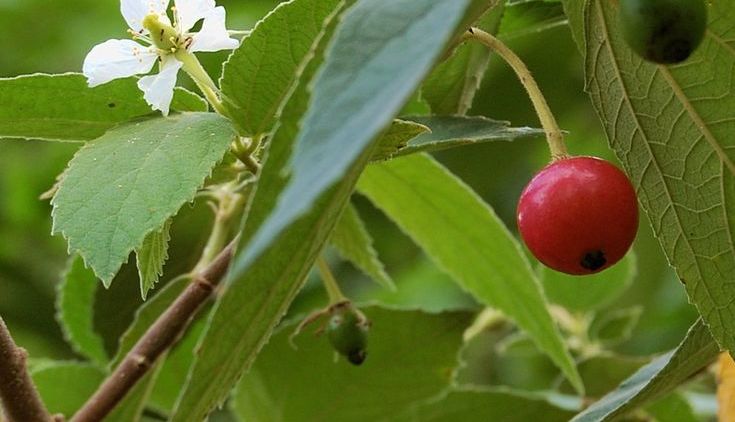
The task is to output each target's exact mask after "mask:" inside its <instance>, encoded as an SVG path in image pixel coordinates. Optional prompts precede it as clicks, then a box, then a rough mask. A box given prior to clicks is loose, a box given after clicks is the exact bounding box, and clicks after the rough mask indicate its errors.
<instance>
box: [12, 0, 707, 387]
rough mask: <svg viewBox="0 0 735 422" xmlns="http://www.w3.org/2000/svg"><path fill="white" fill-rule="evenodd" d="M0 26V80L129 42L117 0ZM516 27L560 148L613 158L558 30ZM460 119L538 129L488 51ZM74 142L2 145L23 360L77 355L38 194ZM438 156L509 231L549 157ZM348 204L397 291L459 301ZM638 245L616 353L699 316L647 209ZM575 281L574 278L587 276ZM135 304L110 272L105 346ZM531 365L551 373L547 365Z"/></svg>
mask: <svg viewBox="0 0 735 422" xmlns="http://www.w3.org/2000/svg"><path fill="white" fill-rule="evenodd" d="M218 3H220V4H222V5H224V6H226V8H227V11H228V26H229V27H230V28H234V29H248V28H251V27H252V26H253V25H254V23H255V22H257V20H258V19H259V18H260V17H261V16H263V15H264V14H265V13H267V12H268V10H270V9H272V8H273V7H274V6H275V5H276V4H277V3H278V2H277V1H273V0H271V1H266V0H247V1H234V0H229V1H228V0H222V1H219V2H218ZM523 19H524V17H523V16H520V17H517V19H516V20H515V21H513V22H512V23H509V24H508V25H511V24H512V26H513V27H516V26H518V27H523V25H524V21H523ZM529 19H530V18H529ZM0 27H2V28H4V32H5V33H6V34H7V35H6V47H5V48H4V49H3V52H2V54H0V77H12V76H16V75H20V74H27V73H36V72H45V73H59V72H79V71H80V70H81V65H82V61H83V58H84V56H85V55H86V53H87V52H88V51H89V49H90V48H91V47H92V46H93V45H95V44H96V43H100V42H102V41H104V40H107V39H109V38H126V32H125V30H126V27H125V23H124V21H123V19H122V18H121V16H120V14H119V12H118V3H117V2H116V1H105V2H100V1H96V0H54V1H48V0H0ZM516 35H517V36H513V37H512V38H510V39H508V42H509V45H510V46H511V47H512V48H513V49H514V50H515V51H516V52H517V53H518V54H519V55H520V56H521V57H522V58H523V59H524V60H525V61H526V63H527V64H528V66H529V68H530V69H531V70H532V72H533V73H534V75H535V76H536V78H537V79H538V82H539V85H540V86H541V88H542V90H543V92H544V93H545V95H546V96H547V99H548V101H549V103H550V106H551V108H552V110H553V111H554V112H555V114H556V116H557V120H558V121H559V123H560V125H561V126H562V127H563V128H564V129H565V130H567V131H568V132H569V136H568V138H567V139H568V145H569V148H570V150H571V152H572V153H574V154H580V155H598V156H602V157H605V158H608V159H611V160H613V161H614V157H612V155H611V152H610V151H609V149H608V148H607V142H606V140H605V137H604V134H603V132H602V129H601V126H600V124H599V122H598V119H597V117H596V115H595V114H594V111H593V109H592V106H591V104H590V102H589V100H588V97H587V96H586V94H585V93H584V92H583V88H584V77H583V64H582V61H581V56H580V55H579V53H578V52H577V49H576V46H575V45H574V43H573V41H572V39H571V35H570V32H569V29H568V28H567V27H566V26H564V25H560V26H556V27H554V28H550V29H547V30H545V31H544V32H543V33H540V34H535V33H531V34H527V35H518V34H516ZM225 56H226V54H224V53H214V54H208V55H206V56H205V57H204V58H203V62H204V63H205V65H206V66H207V68H208V70H209V71H210V73H212V74H213V75H215V76H216V75H218V72H219V66H220V63H221V62H222V60H223V59H224V57H225ZM184 79H185V77H184V76H180V81H181V82H182V83H184V84H187V83H189V81H186V80H184ZM470 114H480V115H485V116H489V117H492V118H495V119H501V120H508V121H510V122H512V124H513V125H514V126H538V122H537V119H536V116H535V114H534V112H533V109H532V107H531V104H530V102H529V101H528V99H527V96H526V95H525V92H524V91H523V89H522V87H521V86H520V84H519V83H518V82H517V80H516V77H515V75H514V74H513V73H512V72H511V71H510V70H509V68H507V67H506V66H505V65H504V63H502V62H500V61H499V60H497V59H496V58H493V59H492V61H491V66H490V68H489V71H488V72H487V76H486V78H485V80H484V82H483V84H482V89H481V91H480V92H479V93H478V95H477V97H476V99H475V106H474V108H473V109H472V110H471V112H470ZM77 148H78V145H75V144H63V143H43V142H21V141H11V140H2V142H1V143H0V315H2V316H3V318H5V319H6V321H7V323H8V325H9V327H10V329H11V331H12V333H13V334H14V336H15V337H16V339H17V341H18V343H20V344H21V345H22V346H24V347H26V348H27V349H28V350H29V352H30V354H31V356H32V357H33V358H55V359H64V358H73V357H74V354H73V352H72V351H71V350H70V349H69V347H68V346H66V344H65V343H64V341H63V338H62V335H61V332H60V330H59V328H58V326H57V323H56V321H55V319H54V306H53V303H54V296H55V294H54V289H55V286H56V284H57V282H58V280H59V277H60V274H61V273H62V271H63V269H64V268H65V265H66V262H67V256H66V247H65V242H64V241H63V240H62V239H61V238H60V237H58V236H57V237H51V236H50V234H49V233H50V232H51V219H50V216H49V215H50V206H49V204H48V201H41V200H39V199H38V197H39V195H41V194H42V193H43V192H44V191H46V190H47V189H49V188H50V187H51V186H52V185H53V183H54V179H55V177H56V175H57V174H58V173H60V172H61V171H62V170H63V169H64V167H65V164H66V162H67V161H68V160H69V159H70V158H71V156H72V155H73V154H74V151H75V150H76V149H77ZM437 157H438V158H439V159H440V160H441V161H442V162H444V163H445V164H446V165H447V166H448V167H449V168H451V169H452V170H453V171H454V172H455V173H456V174H458V175H459V176H460V177H461V178H462V179H463V180H465V181H466V182H467V183H468V184H470V185H471V186H472V187H473V188H474V189H475V190H476V191H477V192H478V193H479V194H480V195H481V196H482V197H483V198H484V199H485V200H486V201H487V202H488V203H489V204H490V205H492V206H493V207H494V208H495V209H496V211H497V212H498V214H499V215H500V216H501V218H503V220H504V221H505V222H506V224H508V226H509V227H511V229H512V230H515V221H514V215H515V205H516V201H517V199H518V197H519V195H520V192H521V190H522V188H523V186H524V185H525V183H527V181H528V180H530V178H531V176H532V175H533V173H534V172H535V171H537V170H538V169H540V168H541V167H543V166H544V164H545V163H546V161H547V160H548V152H547V149H546V145H545V143H544V141H543V140H542V139H540V138H535V139H525V140H520V141H516V142H515V143H505V142H498V143H493V144H484V145H475V146H468V147H463V148H458V149H455V150H451V151H446V152H442V153H440V154H437ZM355 202H356V204H357V205H358V208H359V210H360V213H361V215H362V216H363V217H364V218H365V219H366V220H367V225H368V228H369V229H370V231H371V232H372V234H373V236H374V238H375V239H376V246H377V249H378V251H379V254H380V256H381V258H382V260H383V261H384V263H385V264H386V266H387V269H388V272H389V273H390V274H391V275H392V276H394V278H395V279H396V281H397V282H398V283H399V284H401V285H402V286H405V288H404V289H402V290H401V294H404V295H408V296H411V297H413V298H418V299H416V300H419V301H422V302H425V303H433V304H436V305H437V306H438V307H441V306H444V305H447V304H452V303H463V302H466V301H467V299H466V297H465V296H464V295H463V294H462V293H461V292H459V291H458V290H457V289H456V288H455V287H453V285H452V284H451V282H450V281H448V280H447V279H446V277H445V276H443V275H442V274H441V273H440V272H439V271H438V270H437V269H436V268H435V267H434V266H433V265H432V264H430V263H429V262H428V261H427V260H426V259H425V257H424V256H423V255H422V253H421V252H420V251H419V250H418V249H417V248H416V247H415V246H414V245H413V244H412V243H411V241H410V240H409V239H408V238H407V237H406V236H405V235H403V234H402V233H400V231H399V230H398V229H397V228H396V227H395V226H394V225H393V224H392V223H390V222H389V221H388V220H387V219H386V218H385V217H384V216H382V214H381V213H380V212H379V211H377V210H376V209H374V208H372V207H371V206H370V204H369V203H368V202H367V201H366V200H364V199H363V198H359V197H357V198H355ZM200 205H201V204H194V205H192V206H191V207H185V209H184V211H183V212H182V213H181V215H180V216H179V217H177V219H176V221H175V223H174V228H173V230H174V232H173V236H174V241H173V243H172V252H171V255H172V262H176V265H172V266H168V267H167V268H166V274H165V278H171V277H173V276H175V275H177V273H178V272H180V271H184V270H186V269H187V268H188V265H189V263H191V262H193V261H195V260H196V257H197V253H198V251H197V248H196V247H197V246H200V245H202V244H203V242H204V239H205V237H206V231H207V229H208V226H207V225H208V223H209V214H208V211H207V210H206V207H203V206H200ZM468 247H470V245H468ZM635 251H636V253H637V257H638V276H637V277H636V279H635V281H634V282H633V284H632V285H631V287H630V288H629V289H628V290H627V291H626V292H625V293H624V294H623V295H622V296H621V297H620V298H619V299H617V300H616V301H615V302H613V303H612V304H611V305H609V306H608V307H609V308H610V309H619V308H628V307H631V306H634V305H640V306H642V308H643V314H642V316H641V320H640V323H639V324H638V325H637V327H636V328H635V331H634V332H633V335H632V337H631V338H630V339H629V340H628V341H626V342H624V343H622V344H620V345H618V346H616V351H617V352H620V353H621V354H626V355H649V354H652V353H656V352H660V351H664V350H667V349H670V348H671V347H673V346H675V345H676V344H677V343H678V342H679V340H680V339H681V338H682V337H683V336H684V333H685V332H686V329H687V328H688V327H689V325H690V324H691V323H692V322H693V320H694V319H695V316H696V313H695V311H694V309H693V307H692V306H691V305H689V304H688V302H687V299H686V296H685V294H684V289H683V287H682V285H681V284H680V283H679V281H678V280H677V279H676V277H675V275H674V274H673V271H672V270H671V269H670V268H669V267H668V265H667V262H666V259H665V258H664V256H663V255H662V252H661V250H660V248H659V245H658V242H657V241H656V239H654V237H653V235H652V233H651V230H650V227H649V222H648V219H647V218H646V217H645V216H642V219H641V226H640V231H639V235H638V238H637V241H636V244H635ZM334 263H335V266H336V270H337V275H338V278H339V279H340V281H341V282H342V283H344V284H345V286H346V290H347V291H349V292H352V293H353V294H354V295H356V296H357V297H374V295H375V294H381V293H374V292H371V291H370V290H373V289H374V287H373V285H372V284H371V283H370V282H369V281H368V280H367V279H366V278H365V277H364V276H362V275H360V274H359V273H358V272H357V271H355V270H354V269H353V268H352V267H350V266H349V265H348V264H343V263H339V262H338V261H334ZM580 283H581V285H582V286H583V283H584V279H580ZM310 296H312V297H313V299H312V298H310ZM320 300H322V292H321V287H320V286H319V285H318V283H315V282H311V283H309V284H308V285H307V288H306V289H305V293H304V295H303V297H302V298H301V299H300V303H299V305H298V306H299V307H300V308H303V309H306V308H309V307H310V306H312V305H313V304H314V303H316V302H319V301H320ZM139 303H140V299H139V293H138V283H137V280H136V277H135V271H134V269H133V268H132V267H130V266H128V267H126V268H125V269H124V270H123V272H122V273H121V274H120V276H118V279H117V280H116V281H115V283H113V288H112V290H111V291H100V293H99V294H98V302H97V309H98V310H99V312H98V314H97V315H96V318H95V319H96V324H97V328H98V330H99V331H100V332H102V333H104V335H105V338H106V339H107V346H108V348H110V349H114V348H115V347H116V344H115V339H116V338H117V336H118V335H119V333H120V332H121V331H122V330H123V329H124V328H125V327H126V325H127V323H128V322H129V320H130V318H131V316H132V312H133V311H134V309H135V308H136V306H138V305H139ZM536 369H538V370H539V371H544V370H549V371H553V370H554V369H553V367H551V369H549V365H541V366H539V368H536ZM533 374H534V376H536V375H539V374H536V373H533ZM539 377H540V375H539Z"/></svg>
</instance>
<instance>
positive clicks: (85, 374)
mask: <svg viewBox="0 0 735 422" xmlns="http://www.w3.org/2000/svg"><path fill="white" fill-rule="evenodd" d="M31 377H32V378H33V382H34V383H35V384H36V387H38V392H39V394H40V395H41V398H42V399H43V402H44V404H45V405H46V407H47V408H48V410H49V411H50V412H51V413H61V414H64V415H72V414H74V412H76V411H77V410H78V409H79V408H80V407H81V406H82V404H84V402H85V401H87V399H88V398H89V397H90V396H91V395H92V393H94V392H95V390H96V389H97V386H98V385H99V384H100V383H101V382H102V380H104V379H105V373H104V371H103V370H102V369H100V368H99V367H98V366H96V365H90V364H85V363H79V362H49V363H47V364H43V365H39V366H37V367H36V368H34V370H33V371H32V372H31Z"/></svg>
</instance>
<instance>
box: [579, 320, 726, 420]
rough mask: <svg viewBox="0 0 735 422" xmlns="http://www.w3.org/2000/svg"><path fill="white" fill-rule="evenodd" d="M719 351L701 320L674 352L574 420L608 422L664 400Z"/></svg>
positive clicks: (652, 363) (651, 365) (658, 360)
mask: <svg viewBox="0 0 735 422" xmlns="http://www.w3.org/2000/svg"><path fill="white" fill-rule="evenodd" d="M719 352H720V348H719V347H718V346H717V343H716V342H715V341H714V340H713V339H712V336H711V335H710V333H709V331H708V330H707V327H706V326H705V325H704V323H703V322H702V321H701V320H698V321H697V323H696V324H694V325H693V326H692V328H691V329H689V333H687V336H686V338H684V341H683V342H682V343H681V344H680V345H679V347H677V348H676V349H675V350H672V351H671V352H669V353H666V354H665V355H663V356H661V357H659V358H657V359H655V360H654V361H653V362H651V363H649V364H648V365H646V366H644V367H643V368H641V369H640V370H638V371H637V372H636V373H635V374H633V375H632V376H631V377H630V378H628V379H626V380H625V381H624V382H623V383H622V384H620V386H618V388H617V389H615V390H614V391H612V392H610V393H609V394H607V395H606V396H605V397H603V398H602V399H600V400H599V401H598V402H595V403H593V404H592V405H591V406H590V407H588V408H587V409H585V410H584V411H583V412H582V413H580V414H578V415H577V416H575V417H574V419H573V421H574V422H593V421H608V420H612V419H613V418H615V417H616V416H619V415H622V414H625V413H627V412H629V411H631V410H634V409H636V408H637V407H640V406H643V405H645V404H646V403H649V402H651V401H654V400H656V399H658V398H661V397H664V396H665V395H666V394H668V393H670V392H672V391H673V390H675V389H676V388H677V387H678V386H679V385H680V384H682V383H684V382H686V381H687V380H688V379H689V378H690V377H691V376H692V375H694V374H696V373H697V372H699V371H700V370H701V369H702V368H704V367H706V366H707V365H709V364H710V363H711V362H712V361H713V360H714V359H715V358H716V357H717V355H718V354H719Z"/></svg>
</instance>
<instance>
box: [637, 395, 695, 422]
mask: <svg viewBox="0 0 735 422" xmlns="http://www.w3.org/2000/svg"><path fill="white" fill-rule="evenodd" d="M646 411H647V413H648V414H650V415H651V416H653V417H655V418H656V420H657V421H659V422H665V421H676V422H698V421H700V420H701V419H700V418H698V417H697V416H696V415H695V414H694V409H692V406H691V405H689V402H688V401H687V400H686V399H685V398H684V397H683V396H682V395H681V394H676V393H674V394H670V395H669V396H667V397H664V398H663V399H661V400H659V401H657V402H655V403H653V404H651V405H650V406H648V407H647V408H646Z"/></svg>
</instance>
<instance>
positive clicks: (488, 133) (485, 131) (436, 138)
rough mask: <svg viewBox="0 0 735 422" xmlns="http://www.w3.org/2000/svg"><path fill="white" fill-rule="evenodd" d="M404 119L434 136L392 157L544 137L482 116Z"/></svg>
mask: <svg viewBox="0 0 735 422" xmlns="http://www.w3.org/2000/svg"><path fill="white" fill-rule="evenodd" d="M405 119H406V120H408V121H412V122H416V123H419V124H421V125H424V126H426V127H428V128H429V129H430V130H431V132H429V133H423V134H420V135H418V136H417V137H415V138H413V139H411V140H410V141H409V142H408V144H407V145H406V146H404V147H403V148H399V149H398V150H397V151H395V152H394V153H393V154H391V157H398V156H403V155H409V154H415V153H417V152H422V151H427V152H428V151H440V150H443V149H448V148H455V147H459V146H464V145H472V144H479V143H483V142H491V141H513V140H516V139H518V138H525V137H529V136H539V135H543V133H544V131H543V130H541V129H533V128H529V127H518V128H516V127H511V126H510V123H508V122H503V121H498V120H492V119H488V118H487V117H482V116H471V117H464V116H408V117H405Z"/></svg>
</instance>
